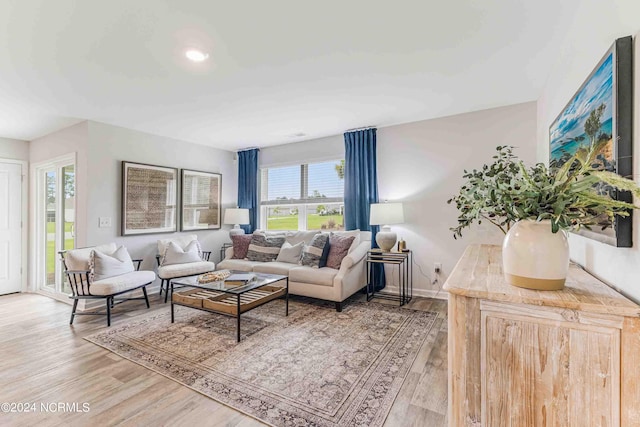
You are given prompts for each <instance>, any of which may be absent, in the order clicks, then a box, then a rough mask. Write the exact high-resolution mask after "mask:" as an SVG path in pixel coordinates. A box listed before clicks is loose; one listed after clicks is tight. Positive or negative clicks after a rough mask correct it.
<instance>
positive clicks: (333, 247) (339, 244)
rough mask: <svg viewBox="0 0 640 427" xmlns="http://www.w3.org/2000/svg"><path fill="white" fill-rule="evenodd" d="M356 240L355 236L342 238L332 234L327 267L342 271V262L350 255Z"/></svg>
mask: <svg viewBox="0 0 640 427" xmlns="http://www.w3.org/2000/svg"><path fill="white" fill-rule="evenodd" d="M354 240H355V236H340V235H338V234H335V233H331V235H330V236H329V255H328V256H327V267H331V268H335V269H340V264H342V260H343V259H344V257H346V256H347V254H348V253H349V248H351V244H352V243H353V241H354Z"/></svg>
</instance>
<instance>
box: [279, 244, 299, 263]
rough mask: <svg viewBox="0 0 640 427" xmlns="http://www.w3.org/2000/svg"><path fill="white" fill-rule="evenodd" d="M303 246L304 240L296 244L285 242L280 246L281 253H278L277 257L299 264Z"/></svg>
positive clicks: (280, 259)
mask: <svg viewBox="0 0 640 427" xmlns="http://www.w3.org/2000/svg"><path fill="white" fill-rule="evenodd" d="M303 248H304V242H299V243H297V244H295V245H292V244H291V243H289V242H284V243H283V244H282V247H281V248H280V253H279V254H278V258H276V261H279V262H288V263H290V264H299V263H300V256H301V255H302V249H303Z"/></svg>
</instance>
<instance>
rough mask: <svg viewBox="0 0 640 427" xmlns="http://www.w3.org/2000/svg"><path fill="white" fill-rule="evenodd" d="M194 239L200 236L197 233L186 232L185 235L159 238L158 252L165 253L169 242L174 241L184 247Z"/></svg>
mask: <svg viewBox="0 0 640 427" xmlns="http://www.w3.org/2000/svg"><path fill="white" fill-rule="evenodd" d="M194 240H198V236H197V235H195V234H185V235H183V236H175V237H172V238H171V239H162V240H158V253H159V254H160V255H162V254H164V251H165V250H166V249H167V245H168V244H169V242H174V243H175V244H176V245H178V246H180V247H181V248H182V249H184V248H185V247H186V246H187V245H188V244H189V243H191V242H192V241H194Z"/></svg>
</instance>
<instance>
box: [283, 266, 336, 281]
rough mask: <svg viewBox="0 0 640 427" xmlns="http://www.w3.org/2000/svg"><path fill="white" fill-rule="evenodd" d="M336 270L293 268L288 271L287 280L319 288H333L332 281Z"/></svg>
mask: <svg viewBox="0 0 640 427" xmlns="http://www.w3.org/2000/svg"><path fill="white" fill-rule="evenodd" d="M337 274H338V270H336V269H334V268H329V267H322V268H313V267H300V266H298V267H295V268H292V269H291V270H289V280H291V281H294V282H302V283H312V284H314V285H321V286H333V279H334V278H335V277H336V275H337Z"/></svg>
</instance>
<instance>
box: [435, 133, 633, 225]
mask: <svg viewBox="0 0 640 427" xmlns="http://www.w3.org/2000/svg"><path fill="white" fill-rule="evenodd" d="M606 142H607V141H606V140H602V141H595V140H594V141H593V142H592V144H591V145H590V146H589V147H588V148H586V147H582V148H580V149H578V150H577V151H576V153H575V155H574V156H573V157H571V158H570V159H569V160H568V161H567V162H566V163H564V165H562V167H560V168H558V169H555V170H550V169H548V168H547V167H546V166H545V165H544V164H542V163H538V164H536V165H535V166H532V167H530V168H527V167H526V166H525V165H524V163H523V162H522V161H520V160H518V159H517V157H516V156H515V155H514V154H513V147H511V146H499V147H497V148H496V150H497V151H498V153H497V154H496V155H495V156H493V159H494V162H493V163H492V164H490V165H484V166H483V167H482V168H481V169H480V170H475V169H474V170H473V171H472V172H468V171H466V170H465V171H464V175H463V178H465V179H466V182H465V184H464V185H463V186H462V187H461V188H460V192H459V193H458V194H457V195H456V196H454V197H452V198H451V199H449V200H448V201H447V203H455V205H456V207H457V208H458V211H459V212H460V215H459V216H458V226H457V227H453V228H451V231H453V237H454V238H458V237H462V230H463V229H464V228H466V227H469V226H471V225H472V224H473V223H475V222H477V223H478V224H480V223H482V221H483V220H486V221H489V222H490V223H492V224H494V225H495V226H497V227H498V228H500V230H502V232H503V233H506V232H507V231H508V230H509V229H510V228H511V226H512V225H513V224H514V223H515V222H516V221H518V220H522V219H532V220H536V221H542V220H550V222H551V231H552V232H554V233H556V232H558V230H561V229H563V230H571V229H579V228H580V227H585V228H588V229H591V227H593V226H599V227H602V228H603V229H604V228H607V227H609V226H610V225H611V224H612V221H613V219H614V216H615V215H620V216H628V215H629V212H630V211H631V209H635V208H637V206H635V205H633V204H632V203H630V200H631V199H630V197H626V199H627V200H628V201H624V199H625V197H618V198H617V199H614V198H613V197H612V194H613V193H614V192H616V191H617V192H618V193H619V194H620V195H622V196H624V195H625V193H624V192H630V193H631V194H633V195H634V196H636V197H640V187H638V185H637V184H636V183H635V182H634V181H632V180H630V179H627V178H624V177H622V176H620V175H618V174H616V173H614V172H609V171H606V170H602V168H603V164H604V158H603V156H602V155H601V154H600V153H601V151H602V149H603V148H604V145H606ZM626 194H627V195H628V194H629V193H626Z"/></svg>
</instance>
